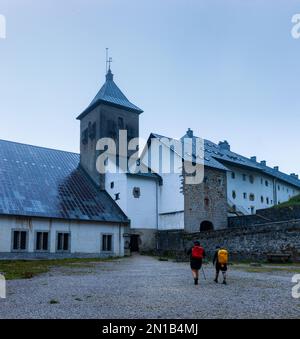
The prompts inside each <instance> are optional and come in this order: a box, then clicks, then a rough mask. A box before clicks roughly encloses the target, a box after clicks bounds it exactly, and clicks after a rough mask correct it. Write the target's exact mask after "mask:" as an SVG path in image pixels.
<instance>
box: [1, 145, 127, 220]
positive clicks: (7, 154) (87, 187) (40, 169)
mask: <svg viewBox="0 0 300 339" xmlns="http://www.w3.org/2000/svg"><path fill="white" fill-rule="evenodd" d="M79 160H80V157H79V154H75V153H69V152H63V151H58V150H52V149H47V148H42V147H37V146H30V145H24V144H19V143H15V142H9V141H4V140H0V214H2V215H17V216H28V217H44V218H57V219H69V220H70V219H71V220H87V221H104V222H117V223H127V222H128V219H127V217H126V215H125V214H124V213H123V212H122V210H121V209H120V208H119V206H118V205H117V204H116V203H115V201H114V200H113V199H112V198H111V197H110V196H109V195H108V193H107V192H105V191H101V190H99V188H98V187H96V186H95V185H94V183H93V182H92V181H91V179H90V178H89V177H88V175H87V174H86V173H85V172H84V170H83V169H82V168H81V167H80V165H79Z"/></svg>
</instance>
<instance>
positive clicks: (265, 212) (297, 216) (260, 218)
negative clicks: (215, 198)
mask: <svg viewBox="0 0 300 339" xmlns="http://www.w3.org/2000/svg"><path fill="white" fill-rule="evenodd" d="M287 220H300V206H290V207H275V208H266V209H261V210H257V211H256V214H254V215H244V216H240V217H230V218H228V227H229V228H232V227H248V226H256V225H259V224H265V223H269V222H278V221H287Z"/></svg>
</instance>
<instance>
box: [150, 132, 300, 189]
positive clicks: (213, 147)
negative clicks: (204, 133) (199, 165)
mask: <svg viewBox="0 0 300 339" xmlns="http://www.w3.org/2000/svg"><path fill="white" fill-rule="evenodd" d="M151 137H156V138H158V139H160V138H167V139H171V138H169V137H166V136H163V135H160V134H156V133H151V135H150V137H149V139H150V138H151ZM187 137H189V135H188V134H186V135H185V136H184V137H183V138H187ZM193 137H194V138H197V137H195V136H193ZM204 159H205V161H204V165H205V166H208V167H213V168H216V169H220V170H225V171H229V169H228V168H227V167H226V165H235V166H241V167H247V168H249V169H252V170H256V171H258V172H261V173H264V174H267V175H269V176H271V177H273V178H276V179H279V180H282V181H284V182H286V183H288V184H290V185H292V186H295V187H297V188H300V180H299V179H297V178H294V177H292V176H291V175H288V174H285V173H283V172H280V171H279V170H276V169H274V168H271V167H268V166H264V165H263V164H261V163H259V162H257V161H253V160H251V159H249V158H247V157H244V156H242V155H240V154H238V153H235V152H232V151H231V150H230V149H224V148H223V147H221V146H220V145H217V144H215V143H213V142H211V141H209V140H206V139H205V140H204Z"/></svg>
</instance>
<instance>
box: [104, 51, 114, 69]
mask: <svg viewBox="0 0 300 339" xmlns="http://www.w3.org/2000/svg"><path fill="white" fill-rule="evenodd" d="M108 50H109V49H108V48H106V73H108V71H109V70H110V66H111V63H112V62H113V60H112V58H111V57H109V56H108Z"/></svg>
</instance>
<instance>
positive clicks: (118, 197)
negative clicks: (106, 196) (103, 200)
mask: <svg viewBox="0 0 300 339" xmlns="http://www.w3.org/2000/svg"><path fill="white" fill-rule="evenodd" d="M115 200H116V201H117V200H120V193H116V194H115Z"/></svg>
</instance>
